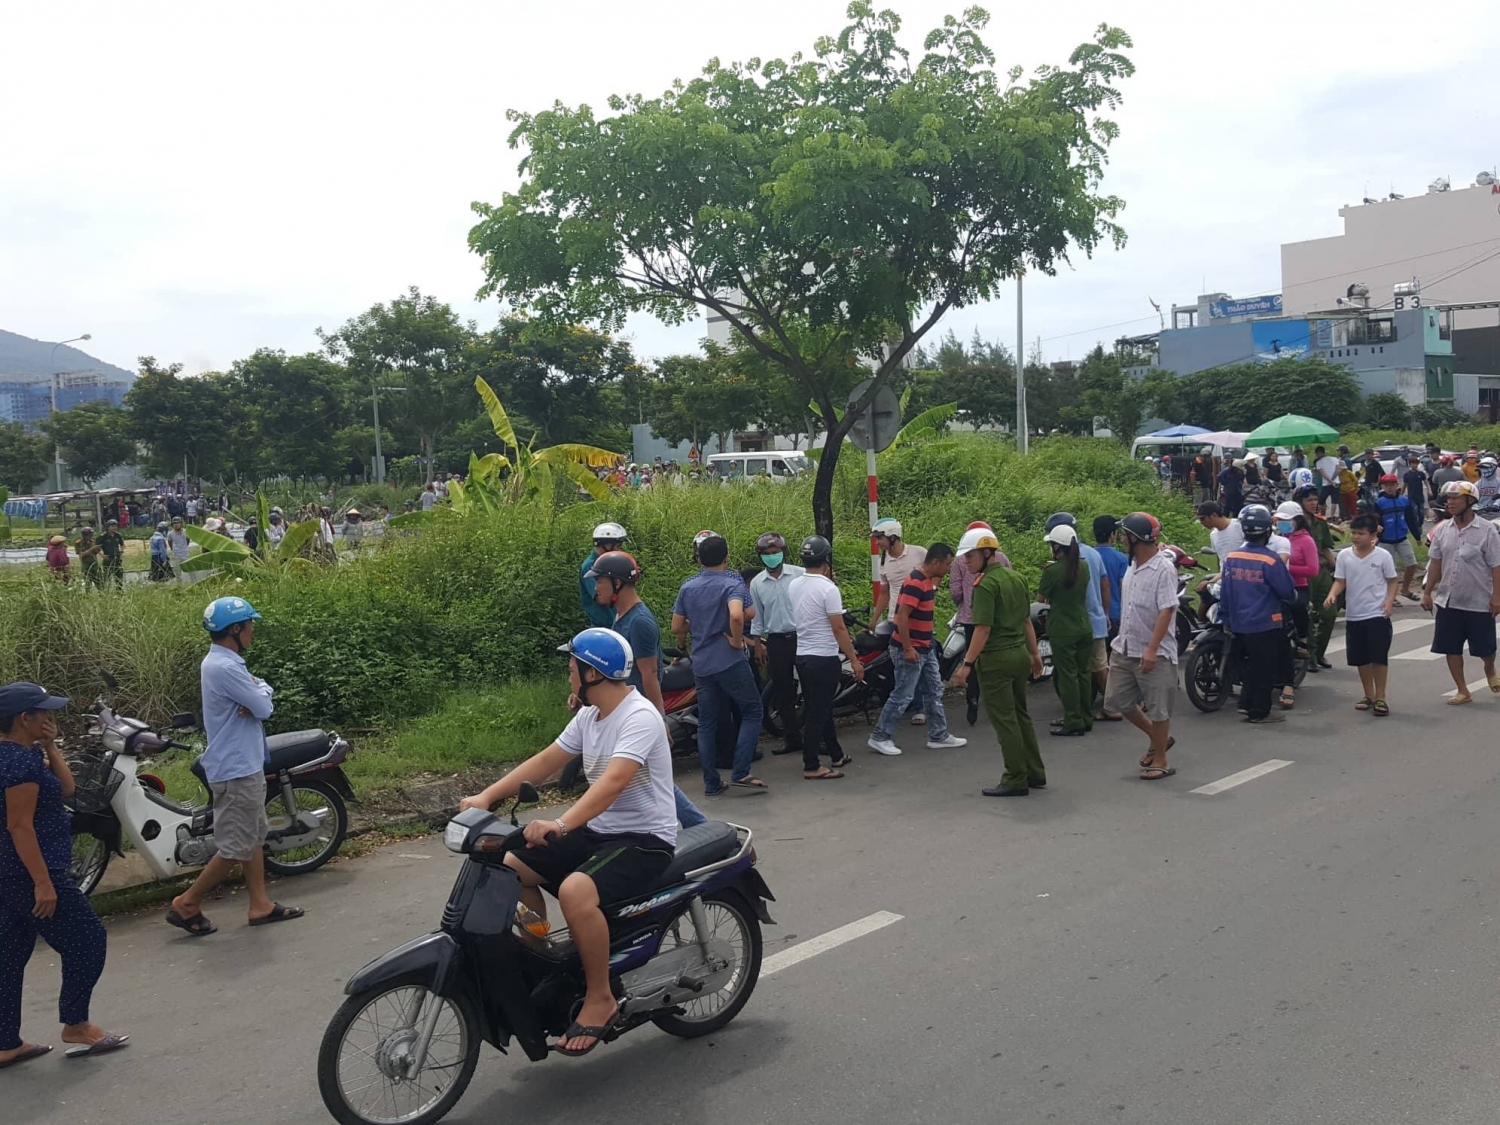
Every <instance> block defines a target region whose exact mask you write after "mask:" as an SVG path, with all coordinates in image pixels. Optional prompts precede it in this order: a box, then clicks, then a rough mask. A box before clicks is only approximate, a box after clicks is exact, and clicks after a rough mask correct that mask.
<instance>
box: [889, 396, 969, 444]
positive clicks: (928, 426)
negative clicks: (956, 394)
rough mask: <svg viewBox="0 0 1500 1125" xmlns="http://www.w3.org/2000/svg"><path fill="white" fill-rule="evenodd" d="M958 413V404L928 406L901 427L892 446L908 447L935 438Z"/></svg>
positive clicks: (946, 403) (948, 403)
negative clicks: (913, 443)
mask: <svg viewBox="0 0 1500 1125" xmlns="http://www.w3.org/2000/svg"><path fill="white" fill-rule="evenodd" d="M957 413H958V403H956V402H945V403H943V404H942V405H941V406H930V407H928V408H927V409H926V410H924V411H922V413H920V414H918V415H917V416H916V417H915V418H913V419H912V420H911V421H910V422H908V423H906V425H904V426H902V427H901V430H900V432H898V433H897V434H896V440H895V441H894V442H892V443H891V444H892V445H909V444H911V443H912V442H915V441H925V440H926V439H928V438H934V437H937V435H938V431H939V430H940V429H942V428H943V426H945V425H947V423H948V420H949V419H950V418H952V417H953V416H954V415H955V414H957Z"/></svg>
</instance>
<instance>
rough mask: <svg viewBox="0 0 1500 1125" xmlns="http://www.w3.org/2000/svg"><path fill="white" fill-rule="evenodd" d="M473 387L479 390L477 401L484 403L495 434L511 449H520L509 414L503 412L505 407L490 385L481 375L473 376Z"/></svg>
mask: <svg viewBox="0 0 1500 1125" xmlns="http://www.w3.org/2000/svg"><path fill="white" fill-rule="evenodd" d="M474 389H475V390H476V391H478V392H479V401H480V402H482V403H484V409H485V411H486V413H488V414H489V416H490V425H492V426H494V427H495V436H496V437H498V438H499V439H500V440H501V441H503V442H504V443H505V444H506V445H508V446H510V447H511V448H512V449H520V448H521V443H520V442H518V441H517V440H516V428H515V427H514V426H512V425H511V424H510V415H509V414H507V413H505V407H503V406H501V405H500V400H499V399H498V398H497V397H496V396H495V392H494V391H492V390H490V385H489V384H488V383H486V382H485V381H484V379H483V378H482V377H481V378H475V380H474Z"/></svg>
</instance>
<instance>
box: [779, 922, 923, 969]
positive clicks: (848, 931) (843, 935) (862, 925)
mask: <svg viewBox="0 0 1500 1125" xmlns="http://www.w3.org/2000/svg"><path fill="white" fill-rule="evenodd" d="M901 918H902V915H900V914H892V913H891V912H890V911H889V910H877V911H876V912H875V913H874V914H871V915H870V916H869V917H867V918H861V919H860V920H859V921H857V922H850V923H849V924H848V925H847V926H840V927H839V928H838V929H836V930H829V931H828V932H827V933H826V934H819V935H818V936H817V937H815V938H809V939H808V940H807V941H803V942H798V943H797V944H796V945H794V946H791V947H790V948H788V949H783V950H782V951H781V952H780V953H774V954H772V955H771V956H770V957H767V958H766V959H765V960H764V961H762V962H761V965H760V975H761V976H763V977H768V976H770V975H771V974H772V973H779V972H781V970H782V969H790V968H791V967H792V966H793V965H799V964H801V963H802V962H803V961H806V960H807V959H808V958H809V957H816V956H817V955H818V954H819V953H827V952H828V951H829V950H830V949H837V948H838V947H839V946H841V945H844V944H845V943H847V942H851V941H853V940H854V939H855V938H862V937H864V936H865V935H866V934H873V933H874V932H875V931H876V930H882V929H884V928H885V927H886V926H889V925H891V923H893V922H899V921H901Z"/></svg>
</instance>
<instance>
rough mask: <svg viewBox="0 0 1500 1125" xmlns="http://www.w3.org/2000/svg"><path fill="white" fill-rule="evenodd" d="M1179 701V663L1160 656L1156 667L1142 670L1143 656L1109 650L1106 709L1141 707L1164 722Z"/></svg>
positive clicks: (1153, 718)
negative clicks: (1127, 654) (1145, 671)
mask: <svg viewBox="0 0 1500 1125" xmlns="http://www.w3.org/2000/svg"><path fill="white" fill-rule="evenodd" d="M1176 702H1177V665H1175V664H1173V663H1172V662H1171V661H1170V660H1167V659H1165V658H1164V657H1157V660H1156V667H1155V668H1153V669H1152V670H1151V671H1150V672H1148V673H1143V672H1142V671H1141V658H1140V657H1138V656H1121V655H1120V654H1119V653H1118V652H1111V653H1110V654H1109V690H1108V691H1107V692H1105V696H1104V710H1106V711H1108V712H1109V713H1110V714H1112V715H1124V714H1126V713H1127V712H1130V711H1134V710H1136V709H1137V708H1139V709H1140V710H1142V711H1144V712H1145V713H1146V718H1148V719H1150V720H1151V721H1152V722H1153V723H1164V722H1166V721H1167V720H1168V719H1170V718H1171V717H1172V708H1173V707H1174V706H1175V705H1176Z"/></svg>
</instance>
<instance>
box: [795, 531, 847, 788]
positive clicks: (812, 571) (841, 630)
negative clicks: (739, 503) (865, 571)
mask: <svg viewBox="0 0 1500 1125" xmlns="http://www.w3.org/2000/svg"><path fill="white" fill-rule="evenodd" d="M801 556H802V565H803V566H804V567H806V568H807V573H806V574H805V575H803V576H802V577H801V578H799V579H797V580H796V582H794V583H793V584H792V623H793V626H794V627H795V628H796V631H797V675H798V676H799V677H800V678H801V680H802V701H803V705H804V712H803V716H802V776H803V777H805V778H806V779H807V780H808V781H836V780H837V779H839V778H841V777H843V776H844V775H843V773H842V771H841V770H840V769H839V767H841V766H847V765H848V764H849V762H850V758H849V756H848V755H847V754H845V753H844V749H843V747H842V746H840V745H839V735H838V730H837V729H836V728H835V727H834V725H833V700H834V697H835V696H837V695H838V691H839V684H840V683H841V681H842V680H843V662H842V661H841V660H840V659H839V653H840V652H842V653H843V654H844V657H845V658H846V659H847V660H848V661H849V667H850V670H851V672H852V674H853V676H854V678H855V679H856V680H860V681H861V682H863V680H864V678H865V666H864V665H863V664H861V663H860V662H859V654H858V653H857V652H856V651H855V650H854V642H853V641H852V640H851V639H850V638H849V629H848V627H847V626H846V625H845V624H844V599H843V597H842V596H841V595H840V594H839V588H838V587H837V586H836V585H834V582H833V547H832V546H831V545H830V544H829V542H828V540H826V539H824V538H823V537H822V536H821V535H810V536H808V537H807V538H806V539H804V540H803V541H802V550H801ZM820 752H821V753H824V754H827V755H828V757H829V758H831V759H832V760H833V766H832V767H828V766H824V765H822V764H821V763H820V762H819V761H818V754H819V753H820Z"/></svg>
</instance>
